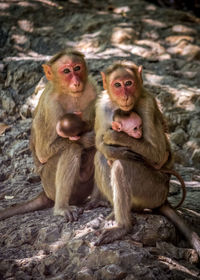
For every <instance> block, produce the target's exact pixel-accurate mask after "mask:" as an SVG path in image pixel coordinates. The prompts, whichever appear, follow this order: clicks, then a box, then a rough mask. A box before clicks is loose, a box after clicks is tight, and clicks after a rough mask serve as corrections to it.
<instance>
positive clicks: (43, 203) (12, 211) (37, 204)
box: [0, 192, 54, 220]
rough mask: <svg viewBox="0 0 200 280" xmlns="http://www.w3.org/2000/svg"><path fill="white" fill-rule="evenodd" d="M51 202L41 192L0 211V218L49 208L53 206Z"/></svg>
mask: <svg viewBox="0 0 200 280" xmlns="http://www.w3.org/2000/svg"><path fill="white" fill-rule="evenodd" d="M53 204H54V203H53V201H52V200H51V199H49V198H48V197H47V196H46V194H45V193H44V192H41V193H40V194H39V195H38V196H37V197H35V198H34V199H32V200H30V201H27V202H24V203H21V204H19V205H16V206H11V207H10V208H7V209H5V210H3V211H0V220H4V219H6V218H9V217H12V216H14V215H19V214H24V213H28V212H33V211H36V210H42V209H46V208H50V207H53Z"/></svg>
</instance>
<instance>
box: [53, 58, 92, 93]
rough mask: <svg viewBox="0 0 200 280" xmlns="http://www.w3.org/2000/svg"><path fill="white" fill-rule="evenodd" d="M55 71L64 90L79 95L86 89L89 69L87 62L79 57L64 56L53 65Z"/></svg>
mask: <svg viewBox="0 0 200 280" xmlns="http://www.w3.org/2000/svg"><path fill="white" fill-rule="evenodd" d="M53 72H54V73H55V76H56V79H57V81H58V82H59V85H60V87H61V90H62V92H65V91H66V92H68V93H69V94H70V95H72V96H74V97H77V96H79V95H81V94H82V92H83V91H84V87H85V83H86V78H87V70H86V66H85V64H84V63H83V62H82V60H81V59H79V58H77V57H72V58H71V57H68V56H63V57H61V58H60V59H59V60H58V61H56V62H55V64H54V65H53Z"/></svg>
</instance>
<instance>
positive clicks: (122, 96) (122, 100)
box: [108, 68, 138, 111]
mask: <svg viewBox="0 0 200 280" xmlns="http://www.w3.org/2000/svg"><path fill="white" fill-rule="evenodd" d="M108 89H109V93H110V95H111V98H112V100H113V101H115V102H116V103H117V104H118V105H119V107H120V109H121V110H123V111H129V110H131V109H132V108H133V107H134V104H135V102H136V100H137V97H138V91H137V79H136V77H135V75H134V73H133V72H132V71H131V70H130V69H124V68H119V69H117V70H116V71H114V72H113V73H111V75H110V77H109V88H108Z"/></svg>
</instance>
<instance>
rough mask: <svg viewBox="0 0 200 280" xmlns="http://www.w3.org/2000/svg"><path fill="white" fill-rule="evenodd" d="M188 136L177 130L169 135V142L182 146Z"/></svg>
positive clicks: (181, 130) (180, 129) (179, 129)
mask: <svg viewBox="0 0 200 280" xmlns="http://www.w3.org/2000/svg"><path fill="white" fill-rule="evenodd" d="M187 138H188V136H187V134H186V133H185V131H184V130H183V129H182V128H178V129H177V130H176V131H175V132H173V133H171V134H170V141H172V142H174V143H175V144H176V145H183V144H184V143H185V142H186V140H187Z"/></svg>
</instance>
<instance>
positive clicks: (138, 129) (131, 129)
mask: <svg viewBox="0 0 200 280" xmlns="http://www.w3.org/2000/svg"><path fill="white" fill-rule="evenodd" d="M120 122H121V131H123V132H125V133H127V134H128V135H129V136H131V137H134V138H137V139H139V138H141V137H142V119H141V118H140V117H139V116H138V115H137V114H135V113H131V115H130V117H129V118H128V119H122V120H121V121H120Z"/></svg>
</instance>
